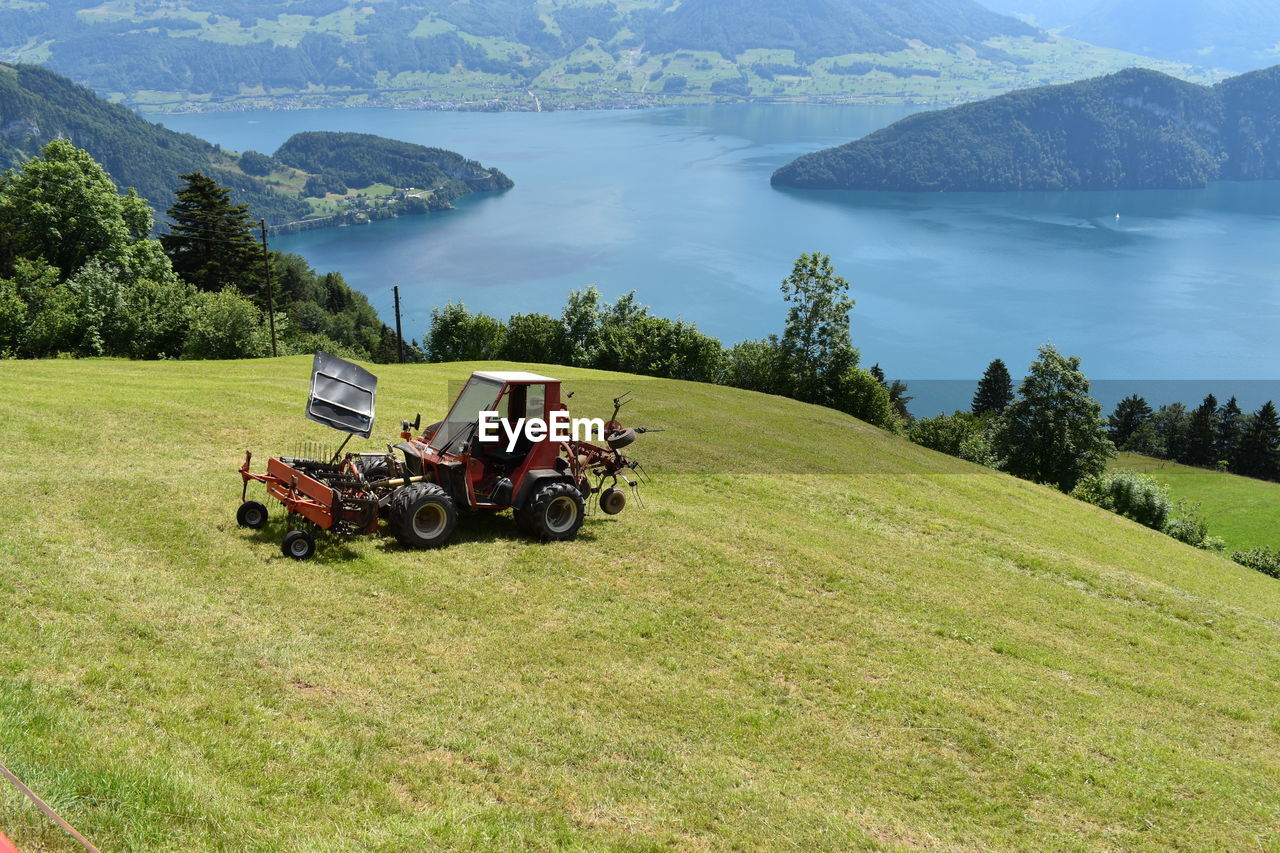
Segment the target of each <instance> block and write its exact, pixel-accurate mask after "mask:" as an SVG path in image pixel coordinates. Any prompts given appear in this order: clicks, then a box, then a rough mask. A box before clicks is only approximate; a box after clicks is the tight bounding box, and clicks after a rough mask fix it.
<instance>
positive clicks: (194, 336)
mask: <svg viewBox="0 0 1280 853" xmlns="http://www.w3.org/2000/svg"><path fill="white" fill-rule="evenodd" d="M270 346H271V343H270V341H269V339H268V337H267V330H266V329H265V328H263V317H262V312H261V311H259V310H258V308H257V306H256V305H254V304H253V303H252V302H250V301H249V300H248V299H246V298H245V297H244V296H242V295H241V294H240V292H239V291H238V290H236V289H235V288H232V287H228V288H226V289H225V290H220V291H218V292H217V293H197V294H196V295H195V297H194V298H193V299H192V308H191V330H190V331H189V332H188V333H187V340H186V344H185V345H184V346H183V349H182V356H183V358H260V357H262V356H264V355H266V354H267V352H268V351H269V349H270Z"/></svg>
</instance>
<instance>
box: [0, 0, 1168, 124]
mask: <svg viewBox="0 0 1280 853" xmlns="http://www.w3.org/2000/svg"><path fill="white" fill-rule="evenodd" d="M6 59H7V60H12V61H27V62H40V63H45V64H47V65H48V66H49V67H51V68H53V69H55V70H57V71H59V72H61V73H64V74H67V75H69V76H71V77H72V78H73V79H75V80H76V81H78V82H82V83H85V84H87V85H90V86H92V87H94V88H95V89H97V90H98V91H101V92H105V93H110V94H112V95H113V96H114V97H118V98H121V99H123V100H125V101H126V102H128V103H132V104H138V105H143V106H161V105H164V106H169V107H172V106H178V105H181V106H191V105H193V104H194V105H209V104H213V103H220V104H221V103H229V102H235V103H251V104H256V105H263V104H271V105H274V104H280V103H283V104H286V105H289V106H296V105H297V104H298V100H297V99H298V98H303V99H305V100H307V101H308V102H311V103H319V104H326V105H343V104H352V103H360V104H368V103H369V98H370V97H371V96H372V97H375V98H376V99H377V101H378V102H381V103H406V104H421V103H423V102H430V103H433V104H437V105H444V106H451V107H454V106H470V107H472V108H483V109H506V108H512V107H527V108H531V109H532V108H543V107H544V106H554V105H557V104H561V103H565V102H568V103H572V104H573V105H582V104H594V105H600V106H611V105H615V106H616V105H620V104H623V103H628V104H629V103H636V102H637V101H638V102H641V103H651V102H654V101H655V99H656V100H660V99H662V98H665V97H674V96H678V97H683V98H691V97H696V98H701V99H703V100H705V99H707V98H711V97H716V98H740V97H755V98H761V97H767V98H824V99H827V98H865V99H874V100H884V99H907V100H914V101H940V102H950V101H954V100H956V99H958V98H966V99H967V98H974V97H981V96H983V95H985V94H989V93H994V92H1001V91H1008V90H1010V89H1013V88H1018V87H1020V86H1029V85H1037V84H1041V83H1050V82H1058V81H1061V80H1065V79H1079V78H1080V77H1083V76H1088V75H1090V74H1100V73H1106V72H1107V71H1114V70H1118V69H1119V68H1122V67H1125V65H1126V64H1133V63H1134V62H1135V61H1138V62H1140V61H1142V60H1141V59H1139V58H1137V57H1133V56H1121V55H1118V54H1117V53H1116V52H1115V51H1111V50H1108V49H1099V48H1095V47H1092V46H1090V45H1085V44H1082V43H1080V42H1074V41H1070V40H1064V39H1058V38H1056V37H1051V36H1048V35H1046V34H1045V33H1043V32H1040V31H1038V30H1035V29H1034V28H1032V27H1030V26H1028V25H1027V24H1025V23H1023V22H1021V21H1018V20H1015V19H1013V18H1010V17H1007V16H1004V15H1000V14H998V13H995V12H992V11H990V10H989V9H987V8H985V7H983V6H980V5H978V3H976V2H975V0H946V1H945V2H944V0H764V1H763V2H754V1H753V2H747V0H687V2H683V3H674V4H671V3H666V2H664V0H628V2H626V3H621V2H614V0H605V2H596V0H470V2H465V3H461V2H451V1H450V0H380V2H376V3H364V2H357V0H264V2H261V3H255V4H248V3H241V2H232V3H223V2H218V3H212V2H208V0H150V2H148V3H145V4H143V3H123V2H115V0H111V2H107V3H101V4H100V3H97V2H90V0H44V2H39V3H35V2H33V3H27V2H22V3H16V4H15V3H10V4H3V6H0V61H4V60H6ZM1157 64H1158V63H1157ZM1161 67H1164V68H1168V69H1170V70H1179V71H1182V70H1185V69H1182V68H1178V69H1173V67H1172V66H1169V65H1168V64H1163V65H1161ZM920 69H923V70H924V72H926V73H917V72H918V70H920Z"/></svg>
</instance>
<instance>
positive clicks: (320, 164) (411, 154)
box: [275, 131, 513, 201]
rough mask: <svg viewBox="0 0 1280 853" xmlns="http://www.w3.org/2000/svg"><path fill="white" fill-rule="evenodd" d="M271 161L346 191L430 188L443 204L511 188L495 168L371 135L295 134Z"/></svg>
mask: <svg viewBox="0 0 1280 853" xmlns="http://www.w3.org/2000/svg"><path fill="white" fill-rule="evenodd" d="M275 159H276V160H278V161H280V162H281V163H283V164H285V165H286V166H292V167H294V168H295V169H301V170H302V171H304V172H311V173H315V174H327V175H333V176H335V177H338V178H340V179H341V180H342V181H343V183H345V184H347V185H348V186H352V187H367V186H369V185H370V184H390V185H391V186H393V187H435V188H437V192H436V196H437V197H438V198H441V197H444V196H446V195H447V196H448V198H445V199H444V200H446V201H451V200H453V199H455V198H458V197H459V196H462V195H465V194H467V193H469V192H489V191H493V190H505V189H510V188H511V187H512V186H513V184H512V182H511V179H510V178H508V177H507V176H506V175H504V174H503V173H502V172H500V171H498V170H497V169H486V168H485V167H484V166H481V165H480V164H479V163H477V162H476V161H475V160H468V159H466V158H465V157H463V156H462V155H461V154H456V153H454V152H453V151H445V150H444V149H443V148H428V147H427V146H425V145H414V144H413V143H411V142H401V141H400V140H398V139H387V138H385V137H382V136H374V135H373V134H371V133H333V132H329V131H309V132H306V133H295V134H294V135H293V136H291V137H289V139H288V140H287V141H286V142H285V143H284V145H281V146H280V148H279V149H278V150H277V151H276V153H275Z"/></svg>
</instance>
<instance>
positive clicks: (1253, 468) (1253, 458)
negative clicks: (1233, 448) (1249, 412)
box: [1237, 400, 1280, 480]
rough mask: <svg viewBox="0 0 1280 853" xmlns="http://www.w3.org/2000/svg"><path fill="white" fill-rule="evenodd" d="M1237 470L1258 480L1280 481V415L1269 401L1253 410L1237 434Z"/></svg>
mask: <svg viewBox="0 0 1280 853" xmlns="http://www.w3.org/2000/svg"><path fill="white" fill-rule="evenodd" d="M1237 467H1238V470H1239V473H1241V474H1244V475H1245V476H1246V477H1257V478H1259V479H1261V480H1280V417H1278V416H1277V415H1276V407H1275V404H1274V403H1272V402H1271V401H1270V400H1268V401H1267V402H1265V403H1263V404H1262V408H1260V409H1258V411H1256V412H1254V413H1253V417H1251V418H1250V419H1249V424H1248V426H1246V427H1245V429H1244V434H1243V435H1242V436H1241V437H1240V451H1239V453H1238V455H1237Z"/></svg>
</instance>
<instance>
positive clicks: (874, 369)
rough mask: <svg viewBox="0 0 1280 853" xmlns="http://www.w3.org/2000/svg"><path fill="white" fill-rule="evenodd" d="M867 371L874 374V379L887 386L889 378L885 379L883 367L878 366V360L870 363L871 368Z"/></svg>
mask: <svg viewBox="0 0 1280 853" xmlns="http://www.w3.org/2000/svg"><path fill="white" fill-rule="evenodd" d="M868 372H869V373H870V374H871V375H872V376H874V377H875V379H876V381H877V382H879V383H880V384H881V385H883V386H884V387H886V388H888V387H889V380H887V379H885V377H884V368H883V367H881V366H880V362H878V361H877V362H876V363H875V364H873V365H871V370H870V371H868Z"/></svg>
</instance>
